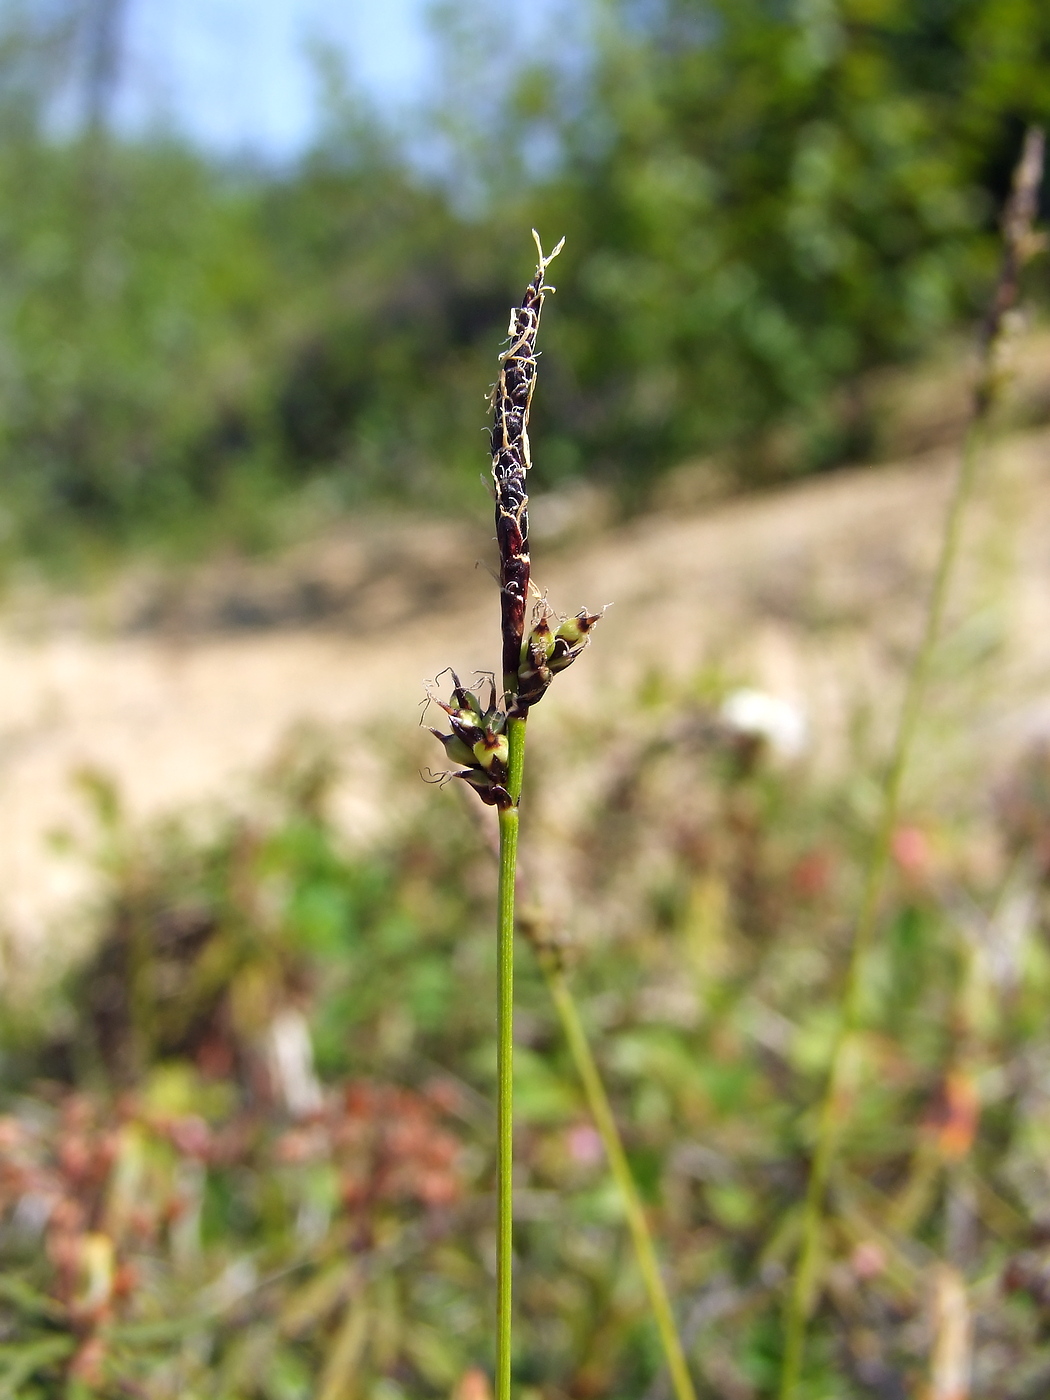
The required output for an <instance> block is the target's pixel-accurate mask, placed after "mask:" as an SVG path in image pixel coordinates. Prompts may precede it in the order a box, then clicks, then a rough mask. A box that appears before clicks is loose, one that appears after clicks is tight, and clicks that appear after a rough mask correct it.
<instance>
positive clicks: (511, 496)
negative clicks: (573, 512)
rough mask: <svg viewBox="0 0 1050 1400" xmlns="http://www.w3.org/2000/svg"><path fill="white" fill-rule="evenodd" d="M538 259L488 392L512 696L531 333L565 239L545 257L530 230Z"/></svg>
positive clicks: (521, 624)
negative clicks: (547, 279) (549, 272)
mask: <svg viewBox="0 0 1050 1400" xmlns="http://www.w3.org/2000/svg"><path fill="white" fill-rule="evenodd" d="M532 236H533V238H534V239H535V240H536V250H537V252H538V254H539V261H538V263H537V266H536V272H535V274H534V276H533V278H532V281H531V282H530V283H529V285H528V286H527V287H526V288H525V296H524V297H523V299H522V302H521V305H520V306H516V307H514V309H513V310H512V311H511V313H510V325H509V327H508V329H507V348H506V349H505V350H504V351H503V354H502V355H501V356H500V371H499V378H498V379H497V381H496V384H495V386H494V388H493V391H492V480H493V483H494V484H495V488H496V541H497V544H498V545H499V559H500V577H499V581H500V610H501V621H502V630H503V683H504V687H505V689H506V690H507V693H508V694H509V695H515V694H517V680H518V667H519V664H520V662H521V645H522V639H523V637H524V634H525V605H526V600H527V598H528V596H529V573H530V569H531V561H530V559H529V497H528V492H527V490H526V484H525V478H526V474H527V473H528V470H529V468H530V467H531V465H532V458H531V455H530V451H529V410H530V408H531V406H532V395H533V391H534V389H535V387H536V363H537V350H536V337H537V333H538V332H539V328H540V313H541V311H542V310H543V298H544V294H545V293H546V292H549V291H553V290H554V289H553V287H548V286H547V285H546V283H545V282H544V280H543V279H544V276H545V274H546V271H547V268H548V267H549V266H550V264H551V263H552V262H553V261H554V259H555V258H556V257H557V256H558V254H559V253H560V252H561V250H562V246H563V244H564V242H565V240H564V239H562V240H561V242H560V243H559V244H558V246H557V247H556V248H555V249H554V251H553V252H552V253H549V254H547V255H546V256H544V252H543V247H542V245H541V244H540V240H539V235H538V234H537V232H536V230H535V229H533V231H532Z"/></svg>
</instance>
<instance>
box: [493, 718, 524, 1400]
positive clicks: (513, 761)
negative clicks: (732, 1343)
mask: <svg viewBox="0 0 1050 1400" xmlns="http://www.w3.org/2000/svg"><path fill="white" fill-rule="evenodd" d="M507 742H508V748H509V755H508V769H509V773H508V777H507V791H508V792H509V793H510V796H511V801H512V805H511V806H510V807H508V808H507V810H506V811H503V812H500V814H499V897H498V902H499V915H498V945H497V959H498V971H497V1007H498V1011H497V1051H496V1076H497V1081H498V1089H497V1097H498V1109H497V1117H498V1131H497V1137H498V1146H497V1151H496V1175H497V1178H498V1185H497V1215H498V1226H497V1233H496V1400H510V1324H511V1251H512V1248H513V1238H512V1232H513V1225H514V881H515V872H516V869H517V864H518V803H519V801H520V800H521V779H522V773H523V771H524V766H525V721H524V720H523V719H512V720H509V721H508V723H507Z"/></svg>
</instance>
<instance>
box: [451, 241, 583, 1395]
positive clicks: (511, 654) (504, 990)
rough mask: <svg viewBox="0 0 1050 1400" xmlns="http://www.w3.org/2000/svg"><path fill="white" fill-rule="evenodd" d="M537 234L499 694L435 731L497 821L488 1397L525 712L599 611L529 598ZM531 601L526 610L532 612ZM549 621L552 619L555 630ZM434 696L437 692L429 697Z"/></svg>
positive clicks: (501, 1337) (508, 395)
mask: <svg viewBox="0 0 1050 1400" xmlns="http://www.w3.org/2000/svg"><path fill="white" fill-rule="evenodd" d="M533 238H534V239H535V240H536V251H537V254H538V262H537V266H536V272H535V275H534V276H533V278H532V280H531V281H530V282H529V285H528V286H527V287H526V289H525V296H524V298H523V299H522V302H521V304H520V306H516V307H514V308H513V310H512V311H511V315H510V326H509V329H508V340H507V346H506V349H505V350H504V351H503V353H502V354H501V356H500V371H499V377H498V379H497V381H496V383H495V385H494V386H493V390H492V420H493V421H492V439H491V447H492V481H493V486H494V494H495V502H496V541H497V545H498V548H499V584H500V626H501V636H502V690H501V691H499V692H498V691H497V687H496V684H495V682H494V681H493V682H492V683H491V684H490V685H489V687H488V692H487V695H484V696H483V694H482V691H481V689H480V688H479V689H476V690H475V689H471V688H469V687H467V686H464V685H463V684H461V682H460V680H459V677H458V676H456V674H455V672H452V679H453V689H452V695H451V699H450V700H449V701H447V702H446V701H443V700H440V699H438V700H437V703H438V704H439V705H440V706H441V708H442V709H443V710H444V711H445V713H446V715H447V716H448V720H449V725H450V730H451V732H450V733H447V734H444V733H441V732H439V731H438V730H432V731H431V732H432V733H433V734H434V735H435V737H436V738H437V739H439V740H440V742H441V743H442V744H443V745H444V748H445V753H446V756H447V758H448V759H449V760H450V761H451V762H452V763H455V764H457V765H458V767H457V768H456V769H455V771H454V772H453V774H452V776H454V777H457V778H460V779H461V780H462V781H463V782H465V783H467V784H468V785H469V786H470V787H472V788H473V789H474V791H475V792H476V793H477V794H478V796H479V797H480V798H481V800H482V802H484V803H485V804H486V805H487V806H490V807H494V808H495V809H496V812H497V815H498V822H499V886H498V894H497V919H496V937H497V1018H496V1020H497V1066H496V1077H497V1151H496V1175H497V1192H496V1195H497V1233H496V1386H495V1391H496V1400H510V1386H511V1283H512V1278H511V1262H512V1230H513V1221H514V1197H513V1191H514V1187H513V1150H514V1115H513V1088H514V897H515V879H516V870H517V855H518V813H519V807H520V804H521V789H522V777H523V774H524V766H525V729H526V721H527V720H528V717H529V711H530V710H531V709H532V707H533V705H535V704H537V702H538V701H539V700H541V699H542V697H543V695H544V694H545V693H546V691H547V688H548V686H549V685H550V684H551V681H552V680H553V679H554V677H555V676H556V675H557V674H558V673H559V672H560V671H564V670H565V669H566V668H567V667H569V666H571V665H572V663H573V662H574V661H575V660H576V658H577V657H578V656H579V655H580V653H581V652H582V651H583V649H584V647H585V646H586V645H587V643H588V641H589V639H590V633H591V630H592V628H593V627H594V625H595V624H596V623H597V622H598V620H599V618H600V616H601V614H600V613H590V612H588V611H587V610H586V609H583V610H581V611H580V612H579V613H577V614H576V616H575V617H569V618H565V619H559V618H556V617H555V616H554V614H553V613H552V612H551V609H550V608H549V607H548V605H547V604H546V602H545V601H543V600H542V599H539V601H537V602H535V603H534V604H531V594H532V592H533V589H532V585H531V560H530V557H529V514H528V507H529V497H528V491H527V478H528V472H529V468H530V466H531V465H532V459H531V454H530V449H529V410H530V407H531V404H532V395H533V391H534V389H535V385H536V369H537V349H536V340H537V334H538V331H539V325H540V313H541V311H542V309H543V300H544V296H545V294H546V293H547V292H550V291H553V288H552V287H549V286H547V284H546V282H545V281H544V278H545V275H546V272H547V268H548V267H549V266H550V263H551V262H552V260H553V259H554V258H556V257H557V255H558V254H559V253H560V252H561V249H562V244H563V243H564V240H562V242H561V243H559V244H558V245H557V247H555V248H554V250H553V251H552V252H551V253H549V254H547V255H544V252H543V248H542V246H541V244H540V240H539V236H538V235H537V234H536V231H535V230H533ZM530 604H531V616H530V615H529V614H530ZM552 623H553V625H552ZM435 698H436V697H435Z"/></svg>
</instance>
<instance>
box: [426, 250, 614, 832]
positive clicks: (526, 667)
mask: <svg viewBox="0 0 1050 1400" xmlns="http://www.w3.org/2000/svg"><path fill="white" fill-rule="evenodd" d="M532 236H533V238H534V239H535V240H536V250H537V252H538V254H539V261H538V265H537V267H536V274H535V276H534V277H533V279H532V281H531V282H530V283H529V285H528V286H527V287H526V289H525V296H524V298H523V299H522V303H521V305H520V306H516V307H515V308H514V309H513V310H512V311H511V313H510V327H509V330H508V333H507V334H508V341H507V348H506V349H505V350H504V351H503V354H502V355H501V356H500V373H499V379H498V380H497V381H496V383H495V384H494V385H493V389H492V479H493V481H494V483H495V486H496V539H497V542H498V544H499V558H500V614H501V616H500V622H501V636H502V662H503V690H502V694H501V695H499V696H497V691H496V685H495V681H494V679H492V678H490V679H489V684H488V695H487V698H486V699H483V698H482V695H481V693H480V687H479V689H478V690H472V689H470V688H469V687H467V686H465V685H464V684H463V683H462V681H461V680H460V679H459V677H458V676H457V675H456V673H455V671H451V672H450V674H451V676H452V695H451V698H450V700H449V701H447V702H446V701H445V700H442V699H440V698H439V697H438V696H437V695H435V694H433V693H432V692H429V691H428V695H429V698H430V699H431V700H433V701H434V702H435V703H436V704H437V705H439V706H440V707H441V709H442V710H444V712H445V714H446V715H447V716H448V722H449V726H450V728H451V730H452V732H451V733H450V734H443V733H442V732H441V731H440V730H439V729H431V731H430V732H431V734H433V736H434V738H435V739H437V741H438V743H440V744H441V745H442V747H443V748H444V750H445V757H446V758H447V759H448V761H449V762H450V763H454V764H456V765H458V767H457V768H456V770H455V771H454V772H452V773H449V774H448V775H447V776H449V777H456V778H459V779H461V780H462V781H463V782H464V783H466V784H467V786H468V787H472V788H473V789H474V791H475V792H476V793H477V794H478V796H479V797H480V798H481V800H482V802H484V803H486V805H488V806H490V807H497V808H499V809H500V810H501V811H506V810H507V809H508V808H510V807H513V806H514V805H515V804H516V801H517V799H516V797H512V796H511V794H510V791H509V785H510V780H511V771H510V743H509V737H508V736H509V733H510V732H511V731H510V721H512V720H524V719H525V718H526V716H527V715H528V712H529V710H530V709H531V707H532V706H533V705H535V704H537V703H538V702H539V701H540V700H542V698H543V696H544V695H545V694H546V692H547V688H548V687H549V685H550V684H551V681H552V680H553V679H554V677H555V675H557V674H558V673H559V672H560V671H564V670H565V669H566V668H567V667H569V666H571V665H572V663H573V662H574V661H575V660H576V658H577V657H578V656H579V655H580V654H581V652H582V651H583V649H584V648H585V647H586V645H587V643H588V641H589V640H590V633H591V630H592V628H593V627H594V625H595V624H596V623H597V622H598V621H599V620H600V618H601V616H602V614H601V613H591V612H588V611H587V609H586V608H583V609H581V610H580V612H578V613H577V614H576V616H575V617H568V618H558V619H557V621H556V624H555V625H552V623H554V620H555V618H556V614H555V613H554V611H553V609H552V608H551V607H550V606H549V605H548V603H547V601H546V598H540V599H539V600H538V601H537V602H536V604H535V606H534V608H533V615H532V619H531V622H528V623H527V622H526V613H527V612H528V609H529V579H530V573H531V561H530V559H529V497H528V492H527V491H526V489H525V487H526V476H527V475H528V470H529V467H530V466H531V465H532V461H531V458H530V455H529V408H530V406H531V404H532V393H533V390H534V389H535V387H536V356H537V351H536V335H537V332H538V330H539V325H540V312H541V311H542V309H543V298H544V294H545V293H547V292H549V291H553V288H552V287H548V286H547V285H546V284H545V282H544V280H543V279H544V276H545V274H546V271H547V268H548V267H549V266H550V264H551V262H552V261H553V260H554V259H555V258H556V257H557V256H558V254H559V253H560V252H561V250H562V244H563V243H564V242H565V240H564V239H562V240H561V242H560V243H559V244H558V246H557V247H556V248H555V249H554V251H553V252H552V253H549V254H548V255H547V256H546V257H545V256H544V253H543V248H542V247H541V245H540V240H539V235H538V234H537V232H536V230H535V229H533V231H532ZM519 776H520V775H519ZM438 781H440V779H439V780H438Z"/></svg>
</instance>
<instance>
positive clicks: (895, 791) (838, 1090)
mask: <svg viewBox="0 0 1050 1400" xmlns="http://www.w3.org/2000/svg"><path fill="white" fill-rule="evenodd" d="M982 427H983V416H978V417H977V418H975V419H974V421H973V422H972V423H971V425H970V429H969V431H968V432H967V435H966V441H965V443H964V445H963V451H962V457H961V460H960V463H959V468H958V471H957V472H956V477H955V484H954V487H953V489H952V495H951V500H950V501H949V504H948V512H947V515H946V517H945V521H944V530H943V534H942V536H941V550H940V556H939V558H938V560H937V570H936V573H935V574H934V579H933V586H932V588H931V590H930V597H929V603H928V605H927V609H926V620H925V623H924V626H923V632H922V638H921V640H920V642H919V647H918V650H917V652H916V654H915V659H914V661H913V662H912V665H911V669H910V671H909V674H908V677H907V680H906V682H905V688H904V699H903V702H902V704H901V710H900V715H899V718H898V721H897V732H896V735H895V737H894V741H893V748H892V750H891V753H890V761H889V764H888V766H887V769H886V775H885V779H884V781H883V787H882V814H881V816H880V819H879V824H878V827H877V829H876V832H875V838H874V840H873V842H872V845H871V850H870V853H869V856H868V862H867V868H866V870H865V873H864V885H863V889H862V893H861V900H860V908H859V910H858V913H857V923H856V928H855V931H854V935H853V946H852V949H851V951H850V960H849V968H848V971H847V974H846V986H845V989H844V992H843V999H842V1014H841V1017H840V1019H839V1025H838V1029H837V1031H836V1035H835V1041H834V1044H833V1046H832V1052H831V1063H830V1065H829V1068H828V1078H827V1084H826V1086H825V1090H824V1096H823V1099H822V1102H821V1105H820V1117H819V1120H818V1126H817V1140H816V1145H815V1147H814V1152H813V1162H812V1166H811V1167H810V1173H809V1182H808V1186H807V1189H806V1199H805V1204H804V1207H803V1213H802V1245H801V1249H800V1251H799V1257H798V1262H797V1264H796V1267H795V1274H794V1278H793V1280H792V1286H791V1290H790V1292H789V1294H788V1298H787V1303H786V1308H785V1315H784V1357H783V1363H782V1366H781V1372H780V1400H794V1397H795V1392H796V1389H797V1387H798V1384H799V1380H800V1377H801V1374H802V1362H803V1355H804V1352H805V1343H806V1324H807V1322H808V1319H809V1315H810V1311H811V1309H812V1305H813V1301H814V1292H815V1284H816V1274H817V1264H818V1261H819V1255H820V1235H821V1217H822V1213H823V1208H824V1195H825V1192H826V1190H827V1184H828V1177H829V1175H830V1172H831V1166H832V1162H833V1160H834V1156H835V1149H836V1147H837V1145H838V1132H839V1127H840V1120H841V1118H842V1116H843V1096H844V1094H845V1092H846V1089H847V1087H848V1086H847V1082H846V1071H847V1069H848V1066H849V1062H850V1055H849V1051H850V1048H851V1042H852V1040H853V1038H854V1036H855V1034H856V1032H857V1030H858V1027H859V1022H860V1012H861V1001H862V994H863V987H864V984H863V977H862V974H863V972H864V964H865V961H866V958H867V954H868V949H869V947H870V946H871V941H872V936H873V934H874V930H875V925H876V922H877V918H878V912H879V903H880V900H881V896H882V888H883V884H884V882H885V878H886V871H887V868H888V866H889V858H890V849H891V845H892V841H893V832H894V828H895V827H896V825H897V816H898V812H899V810H900V794H901V783H902V780H903V778H904V772H905V769H906V767H907V764H908V758H909V756H910V754H911V748H912V743H913V741H914V738H915V731H916V727H917V725H918V721H919V717H920V715H921V713H922V705H923V700H924V697H925V693H926V685H927V681H928V680H929V674H930V667H931V665H932V662H933V656H934V652H935V650H936V646H937V641H938V638H939V637H940V633H941V627H942V624H943V621H944V608H945V603H946V601H947V597H948V587H949V584H950V582H951V576H952V572H953V569H954V566H955V561H956V558H957V556H958V552H959V538H960V529H961V524H962V518H963V514H964V511H965V508H966V505H967V502H968V500H969V498H970V494H971V491H972V488H973V479H974V466H975V463H976V460H977V455H978V451H979V448H980V445H981V429H982Z"/></svg>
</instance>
